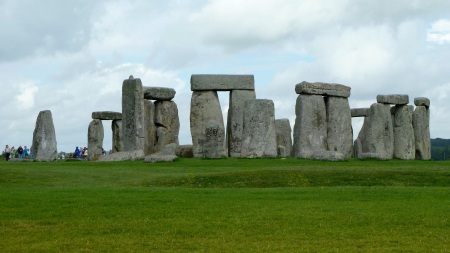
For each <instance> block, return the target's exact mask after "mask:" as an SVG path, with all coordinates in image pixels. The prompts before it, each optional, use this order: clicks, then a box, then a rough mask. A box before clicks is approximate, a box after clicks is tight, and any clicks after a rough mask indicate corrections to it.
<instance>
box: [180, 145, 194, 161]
mask: <svg viewBox="0 0 450 253" xmlns="http://www.w3.org/2000/svg"><path fill="white" fill-rule="evenodd" d="M175 155H176V156H178V157H182V158H193V157H194V147H193V146H192V145H178V147H177V149H176V150H175Z"/></svg>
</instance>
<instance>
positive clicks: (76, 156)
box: [75, 147, 80, 158]
mask: <svg viewBox="0 0 450 253" xmlns="http://www.w3.org/2000/svg"><path fill="white" fill-rule="evenodd" d="M75 158H80V149H78V147H77V148H76V149H75Z"/></svg>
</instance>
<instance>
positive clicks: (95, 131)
mask: <svg viewBox="0 0 450 253" xmlns="http://www.w3.org/2000/svg"><path fill="white" fill-rule="evenodd" d="M103 138H104V130H103V123H102V121H101V120H99V119H94V120H92V121H91V123H90V124H89V128H88V159H89V161H96V160H97V159H98V158H99V157H100V156H101V155H102V154H103Z"/></svg>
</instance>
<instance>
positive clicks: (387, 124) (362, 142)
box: [356, 103, 394, 160]
mask: <svg viewBox="0 0 450 253" xmlns="http://www.w3.org/2000/svg"><path fill="white" fill-rule="evenodd" d="M356 146H357V150H358V154H357V157H358V158H379V159H386V160H387V159H392V158H393V156H394V130H393V125H392V117H391V107H390V105H389V104H381V103H375V104H372V105H371V106H370V114H369V116H367V117H365V118H364V124H363V127H362V129H361V131H360V132H359V135H358V139H357V145H356Z"/></svg>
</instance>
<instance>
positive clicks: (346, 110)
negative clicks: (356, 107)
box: [325, 97, 353, 158]
mask: <svg viewBox="0 0 450 253" xmlns="http://www.w3.org/2000/svg"><path fill="white" fill-rule="evenodd" d="M325 104H326V109H327V138H328V150H329V151H336V152H339V153H342V154H343V155H344V157H345V158H350V157H352V152H353V130H352V116H351V111H350V105H349V103H348V99H347V98H345V97H327V98H326V99H325Z"/></svg>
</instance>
